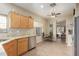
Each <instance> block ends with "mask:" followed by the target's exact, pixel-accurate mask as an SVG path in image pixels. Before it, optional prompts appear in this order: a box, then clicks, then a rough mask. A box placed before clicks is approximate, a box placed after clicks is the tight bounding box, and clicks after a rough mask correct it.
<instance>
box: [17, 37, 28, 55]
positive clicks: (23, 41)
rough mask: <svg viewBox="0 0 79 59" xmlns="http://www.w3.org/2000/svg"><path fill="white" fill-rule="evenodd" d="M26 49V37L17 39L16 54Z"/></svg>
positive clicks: (20, 53)
mask: <svg viewBox="0 0 79 59" xmlns="http://www.w3.org/2000/svg"><path fill="white" fill-rule="evenodd" d="M27 51H28V38H21V39H18V55H22V54H23V53H25V52H27Z"/></svg>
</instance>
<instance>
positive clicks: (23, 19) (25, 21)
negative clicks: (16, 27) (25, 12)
mask: <svg viewBox="0 0 79 59" xmlns="http://www.w3.org/2000/svg"><path fill="white" fill-rule="evenodd" d="M20 21H21V22H20V27H21V28H28V23H29V21H28V17H27V16H21V20H20Z"/></svg>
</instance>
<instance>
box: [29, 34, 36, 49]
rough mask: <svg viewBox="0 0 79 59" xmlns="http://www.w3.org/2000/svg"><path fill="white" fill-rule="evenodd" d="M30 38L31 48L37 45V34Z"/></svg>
mask: <svg viewBox="0 0 79 59" xmlns="http://www.w3.org/2000/svg"><path fill="white" fill-rule="evenodd" d="M28 39H29V50H31V49H33V48H35V47H36V36H31V37H29V38H28Z"/></svg>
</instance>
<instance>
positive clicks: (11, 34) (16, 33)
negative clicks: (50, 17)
mask: <svg viewBox="0 0 79 59" xmlns="http://www.w3.org/2000/svg"><path fill="white" fill-rule="evenodd" d="M22 35H29V36H32V35H36V30H35V29H8V30H7V33H0V39H7V38H8V37H14V36H22Z"/></svg>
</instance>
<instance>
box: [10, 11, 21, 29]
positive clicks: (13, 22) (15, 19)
mask: <svg viewBox="0 0 79 59" xmlns="http://www.w3.org/2000/svg"><path fill="white" fill-rule="evenodd" d="M10 27H11V28H20V15H18V14H16V13H15V12H12V13H11V14H10Z"/></svg>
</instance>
